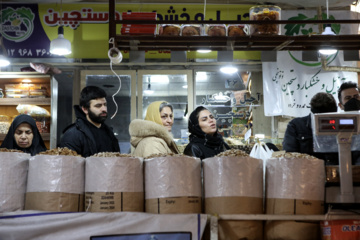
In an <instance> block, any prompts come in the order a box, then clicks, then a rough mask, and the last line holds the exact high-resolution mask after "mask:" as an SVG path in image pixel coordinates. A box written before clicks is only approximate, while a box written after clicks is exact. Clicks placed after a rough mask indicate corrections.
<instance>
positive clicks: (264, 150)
mask: <svg viewBox="0 0 360 240" xmlns="http://www.w3.org/2000/svg"><path fill="white" fill-rule="evenodd" d="M272 153H273V150H270V149H269V147H268V146H267V145H266V144H265V143H263V142H261V143H255V145H254V146H253V148H252V149H251V152H250V157H253V158H259V159H262V160H263V161H266V160H267V159H268V158H271V156H272Z"/></svg>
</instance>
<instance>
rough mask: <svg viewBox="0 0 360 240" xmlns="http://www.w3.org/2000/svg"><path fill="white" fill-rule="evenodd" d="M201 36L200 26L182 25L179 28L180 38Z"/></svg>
mask: <svg viewBox="0 0 360 240" xmlns="http://www.w3.org/2000/svg"><path fill="white" fill-rule="evenodd" d="M200 35H202V28H201V25H198V24H197V25H195V24H193V25H190V24H184V25H182V26H181V36H200Z"/></svg>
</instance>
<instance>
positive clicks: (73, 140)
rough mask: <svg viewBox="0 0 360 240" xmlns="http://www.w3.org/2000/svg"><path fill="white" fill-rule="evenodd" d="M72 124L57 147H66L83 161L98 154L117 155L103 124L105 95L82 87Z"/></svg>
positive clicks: (109, 133)
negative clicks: (81, 157)
mask: <svg viewBox="0 0 360 240" xmlns="http://www.w3.org/2000/svg"><path fill="white" fill-rule="evenodd" d="M74 110H75V115H76V121H75V123H73V124H71V125H70V126H68V127H67V128H66V129H65V130H64V135H63V136H62V138H61V141H60V147H67V148H70V149H72V150H74V151H76V152H77V153H78V154H80V155H81V156H83V157H89V156H91V155H94V154H95V153H98V152H120V147H119V144H118V140H117V139H116V137H115V135H114V133H113V131H112V130H111V129H110V128H109V127H108V126H107V125H106V124H105V123H104V122H105V120H106V118H107V103H106V93H105V91H104V90H103V89H101V88H99V87H95V86H87V87H85V88H84V89H83V90H82V91H81V94H80V106H79V105H76V106H74Z"/></svg>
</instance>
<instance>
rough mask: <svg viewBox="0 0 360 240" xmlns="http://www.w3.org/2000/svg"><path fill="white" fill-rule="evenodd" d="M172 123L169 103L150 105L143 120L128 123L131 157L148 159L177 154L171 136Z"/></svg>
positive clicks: (172, 117)
mask: <svg viewBox="0 0 360 240" xmlns="http://www.w3.org/2000/svg"><path fill="white" fill-rule="evenodd" d="M173 123H174V114H173V107H172V106H171V105H170V104H169V103H167V102H164V101H157V102H153V103H151V104H150V105H149V107H148V108H147V111H146V116H145V120H140V119H135V120H133V121H132V122H131V123H130V126H129V133H130V136H131V139H130V143H131V145H132V146H133V147H134V148H135V150H134V152H133V155H134V156H136V157H148V156H150V155H152V154H159V153H164V154H168V153H176V154H177V153H179V149H178V148H177V146H176V144H175V142H174V140H173V137H172V135H171V128H172V125H173Z"/></svg>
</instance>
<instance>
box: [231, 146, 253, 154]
mask: <svg viewBox="0 0 360 240" xmlns="http://www.w3.org/2000/svg"><path fill="white" fill-rule="evenodd" d="M230 148H231V149H238V150H241V151H243V152H246V153H247V154H250V152H251V149H252V148H253V146H252V145H230Z"/></svg>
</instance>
